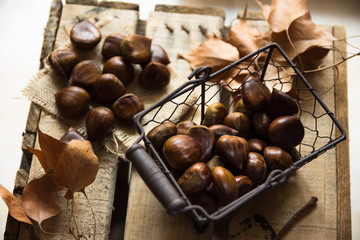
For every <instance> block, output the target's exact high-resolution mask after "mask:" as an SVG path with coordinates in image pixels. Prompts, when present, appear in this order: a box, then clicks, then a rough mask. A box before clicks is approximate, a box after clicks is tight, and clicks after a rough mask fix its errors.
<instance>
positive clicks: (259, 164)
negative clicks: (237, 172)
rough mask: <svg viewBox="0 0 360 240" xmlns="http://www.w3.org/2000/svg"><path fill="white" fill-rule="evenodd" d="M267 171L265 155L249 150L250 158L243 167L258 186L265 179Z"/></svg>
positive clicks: (245, 172)
mask: <svg viewBox="0 0 360 240" xmlns="http://www.w3.org/2000/svg"><path fill="white" fill-rule="evenodd" d="M266 171H267V167H266V162H265V159H264V158H263V156H261V155H260V154H259V153H256V152H249V155H248V159H247V160H246V162H245V163H244V167H243V173H244V175H246V176H248V177H249V178H250V179H251V181H252V183H253V184H254V185H255V186H256V185H259V184H260V183H262V182H263V181H264V179H265V176H266Z"/></svg>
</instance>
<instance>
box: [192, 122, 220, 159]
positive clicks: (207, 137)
mask: <svg viewBox="0 0 360 240" xmlns="http://www.w3.org/2000/svg"><path fill="white" fill-rule="evenodd" d="M185 134H186V135H189V136H190V137H192V138H193V139H195V140H196V141H198V142H199V143H200V145H201V150H202V154H201V159H200V161H201V162H206V161H208V160H209V159H210V158H211V156H212V154H213V151H214V148H215V136H214V134H213V133H212V132H211V130H210V129H209V128H207V127H205V126H203V125H195V126H193V127H191V128H189V129H188V130H187V131H186V133H185Z"/></svg>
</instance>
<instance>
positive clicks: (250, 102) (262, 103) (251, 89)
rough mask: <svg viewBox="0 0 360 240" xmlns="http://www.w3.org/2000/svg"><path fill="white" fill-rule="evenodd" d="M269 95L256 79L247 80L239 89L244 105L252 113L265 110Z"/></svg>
mask: <svg viewBox="0 0 360 240" xmlns="http://www.w3.org/2000/svg"><path fill="white" fill-rule="evenodd" d="M270 94H271V93H270V90H269V89H268V88H267V87H266V86H265V85H264V84H263V83H262V82H261V81H260V80H259V79H256V78H248V79H247V80H246V81H245V82H244V83H243V84H242V87H241V96H242V99H243V101H244V104H245V106H246V107H247V108H250V109H251V110H253V111H258V110H261V109H264V108H266V107H267V104H268V100H269V98H270Z"/></svg>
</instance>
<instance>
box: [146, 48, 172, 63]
mask: <svg viewBox="0 0 360 240" xmlns="http://www.w3.org/2000/svg"><path fill="white" fill-rule="evenodd" d="M150 50H151V57H150V59H149V60H148V61H147V62H146V63H144V64H142V67H145V66H146V65H147V64H148V63H149V62H159V63H162V64H164V65H168V64H169V63H170V60H169V56H168V55H167V53H166V51H165V49H164V48H163V47H162V46H160V45H159V44H155V43H153V44H151V46H150Z"/></svg>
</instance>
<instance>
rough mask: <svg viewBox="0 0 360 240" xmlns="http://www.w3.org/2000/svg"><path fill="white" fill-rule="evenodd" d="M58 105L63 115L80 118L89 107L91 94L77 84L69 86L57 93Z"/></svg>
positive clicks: (56, 100)
mask: <svg viewBox="0 0 360 240" xmlns="http://www.w3.org/2000/svg"><path fill="white" fill-rule="evenodd" d="M55 102H56V106H57V108H58V110H59V112H60V114H61V115H62V116H63V117H66V118H79V117H81V116H82V115H84V114H85V112H86V111H87V110H88V108H89V104H90V95H89V94H88V92H87V91H86V90H85V89H83V88H81V87H77V86H69V87H65V88H63V89H60V90H59V91H57V92H56V93H55Z"/></svg>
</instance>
